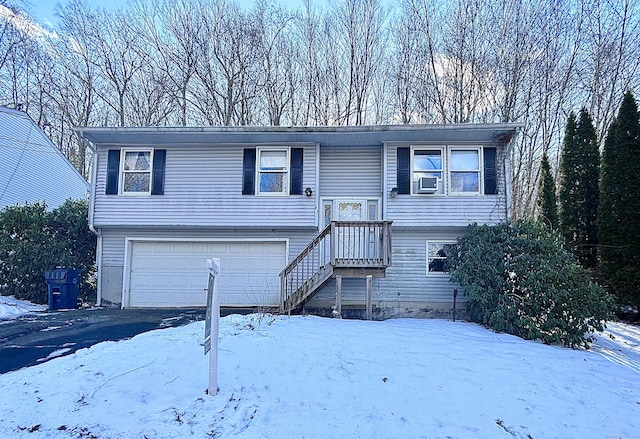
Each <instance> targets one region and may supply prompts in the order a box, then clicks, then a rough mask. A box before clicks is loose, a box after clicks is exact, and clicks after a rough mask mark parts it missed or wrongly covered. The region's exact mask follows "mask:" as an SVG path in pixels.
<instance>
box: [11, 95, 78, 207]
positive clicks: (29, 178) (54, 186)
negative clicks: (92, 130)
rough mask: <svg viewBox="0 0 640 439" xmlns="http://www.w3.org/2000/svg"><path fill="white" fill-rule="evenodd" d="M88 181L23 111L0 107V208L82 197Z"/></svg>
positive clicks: (52, 205) (50, 204) (49, 204)
mask: <svg viewBox="0 0 640 439" xmlns="http://www.w3.org/2000/svg"><path fill="white" fill-rule="evenodd" d="M88 192H89V183H87V181H86V180H85V179H84V178H82V175H80V173H79V172H78V171H77V170H76V169H75V168H74V167H73V165H72V164H71V163H70V162H69V161H68V160H67V159H66V157H65V156H64V155H63V154H62V153H61V152H60V150H58V148H56V146H55V145H54V144H53V143H52V142H51V140H49V138H48V137H47V136H46V135H45V133H44V132H42V130H41V129H40V127H38V125H37V124H36V123H35V122H34V121H33V120H32V119H31V118H30V117H29V115H27V114H26V113H24V112H22V111H18V110H12V109H9V108H5V107H0V209H4V208H5V207H6V206H11V205H16V204H25V203H27V202H28V203H35V202H37V201H44V202H45V203H46V205H47V208H49V209H54V208H56V207H58V206H59V205H60V204H62V203H63V202H64V201H65V200H66V199H68V198H73V199H86V198H87V195H88Z"/></svg>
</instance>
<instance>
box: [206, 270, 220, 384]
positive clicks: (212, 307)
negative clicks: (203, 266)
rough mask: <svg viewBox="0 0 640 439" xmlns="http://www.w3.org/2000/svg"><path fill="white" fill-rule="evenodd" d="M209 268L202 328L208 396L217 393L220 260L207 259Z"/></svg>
mask: <svg viewBox="0 0 640 439" xmlns="http://www.w3.org/2000/svg"><path fill="white" fill-rule="evenodd" d="M207 267H209V285H208V287H207V319H206V322H205V327H204V354H205V355H207V352H208V353H209V387H208V388H207V391H208V393H209V395H210V396H215V395H216V394H217V393H218V331H219V323H220V322H219V320H220V297H219V295H218V275H219V274H220V259H219V258H214V259H207Z"/></svg>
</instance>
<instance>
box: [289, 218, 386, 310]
mask: <svg viewBox="0 0 640 439" xmlns="http://www.w3.org/2000/svg"><path fill="white" fill-rule="evenodd" d="M389 265H391V221H332V222H331V223H330V224H329V225H327V227H325V228H324V230H322V231H321V232H320V233H319V234H318V236H316V237H315V238H314V239H313V241H311V243H309V245H308V246H307V247H306V248H305V249H304V250H302V252H300V254H299V255H298V256H296V258H295V259H294V260H292V261H291V263H289V265H287V266H286V267H285V268H284V269H283V270H282V271H281V272H280V311H281V312H282V313H291V312H292V311H294V310H296V309H298V308H300V307H301V306H302V305H304V303H305V302H306V301H308V300H309V299H311V297H313V295H314V294H315V293H316V292H317V291H318V290H320V289H321V288H322V287H323V286H324V285H325V284H326V283H327V282H328V281H329V279H331V278H333V277H336V276H342V277H345V278H349V277H351V278H353V277H358V278H360V277H361V278H364V277H367V276H369V275H371V276H373V277H384V276H385V272H386V269H387V267H388V266H389Z"/></svg>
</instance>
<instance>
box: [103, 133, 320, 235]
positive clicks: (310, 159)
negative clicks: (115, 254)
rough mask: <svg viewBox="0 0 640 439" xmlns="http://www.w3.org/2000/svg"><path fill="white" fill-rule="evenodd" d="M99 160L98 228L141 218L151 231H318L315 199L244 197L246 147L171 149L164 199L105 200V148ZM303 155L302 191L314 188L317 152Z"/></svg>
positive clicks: (135, 222) (308, 150) (309, 150)
mask: <svg viewBox="0 0 640 439" xmlns="http://www.w3.org/2000/svg"><path fill="white" fill-rule="evenodd" d="M109 149H113V147H110V148H109ZM98 154H99V156H98V166H97V171H96V177H97V178H96V190H95V215H94V219H93V220H94V224H95V226H96V227H109V226H137V225H139V224H141V222H140V221H141V218H144V224H145V225H147V226H185V227H188V226H198V227H200V226H202V227H228V226H233V227H261V226H262V227H274V228H278V227H280V228H283V227H314V226H316V223H317V212H316V209H315V197H307V196H306V195H304V194H302V195H290V196H287V197H248V196H246V195H242V159H243V157H242V147H238V146H217V145H216V146H211V147H206V146H197V147H196V146H180V147H173V148H167V159H166V165H165V178H164V195H162V196H161V197H153V196H149V197H114V196H109V195H105V184H106V177H107V148H104V149H103V148H100V149H99V150H98ZM303 154H304V161H303V164H304V170H303V186H302V187H303V188H304V187H311V188H315V187H316V183H315V179H316V162H315V147H314V146H309V145H306V146H304V152H303ZM287 186H288V184H287ZM274 213H277V215H275V214H274ZM142 214H143V216H142Z"/></svg>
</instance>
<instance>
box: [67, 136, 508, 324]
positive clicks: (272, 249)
mask: <svg viewBox="0 0 640 439" xmlns="http://www.w3.org/2000/svg"><path fill="white" fill-rule="evenodd" d="M519 127H520V125H518V124H512V123H511V124H490V125H484V124H483V125H478V124H464V125H403V126H369V127H313V128H311V127H294V128H283V127H266V128H263V127H260V128H249V127H207V128H189V127H183V128H173V127H170V128H167V127H159V128H78V131H79V132H80V133H81V134H82V135H83V136H84V138H85V139H86V140H88V141H89V142H90V143H91V145H92V147H93V149H94V151H95V154H94V163H93V180H92V193H91V199H90V214H89V215H90V226H91V228H92V229H93V230H94V231H95V233H96V234H97V235H98V252H97V254H98V256H97V265H98V299H99V302H100V303H101V304H102V305H119V306H122V307H124V308H128V307H191V306H203V305H204V304H205V297H206V292H205V288H206V285H207V281H206V279H207V273H208V272H207V268H206V259H207V258H221V276H220V277H221V283H220V301H221V305H222V306H228V307H261V308H267V307H268V308H272V307H273V308H280V309H281V310H283V311H295V310H302V309H305V310H307V311H310V312H318V313H323V314H327V313H331V310H332V309H334V308H335V307H336V306H337V307H338V308H339V309H340V308H341V310H342V312H343V313H349V312H350V310H352V311H353V310H355V311H353V312H356V311H358V312H361V311H362V309H363V308H364V304H365V291H366V290H367V287H368V288H369V290H368V291H369V292H370V296H369V297H370V306H371V308H372V309H373V317H374V318H385V317H392V316H409V315H413V316H429V315H432V316H444V315H448V314H449V313H450V312H451V309H452V301H453V291H454V289H455V288H456V285H455V284H453V283H451V282H450V279H449V276H448V275H447V273H446V272H445V269H444V264H443V262H444V259H445V258H446V252H447V249H448V246H449V245H451V244H453V243H454V242H455V240H456V238H457V237H459V236H461V235H463V234H464V233H465V231H466V228H467V225H468V224H469V223H473V222H477V223H488V224H491V223H497V222H500V221H503V220H505V219H506V218H507V217H508V216H509V205H510V186H509V183H510V177H509V175H510V170H509V162H508V156H509V148H510V145H511V143H512V139H513V138H514V136H515V135H516V133H517V131H518V129H519ZM368 276H371V277H370V278H369V279H368V280H367V279H366V278H367V277H368ZM337 293H339V294H338V301H337V298H336V295H337Z"/></svg>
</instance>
